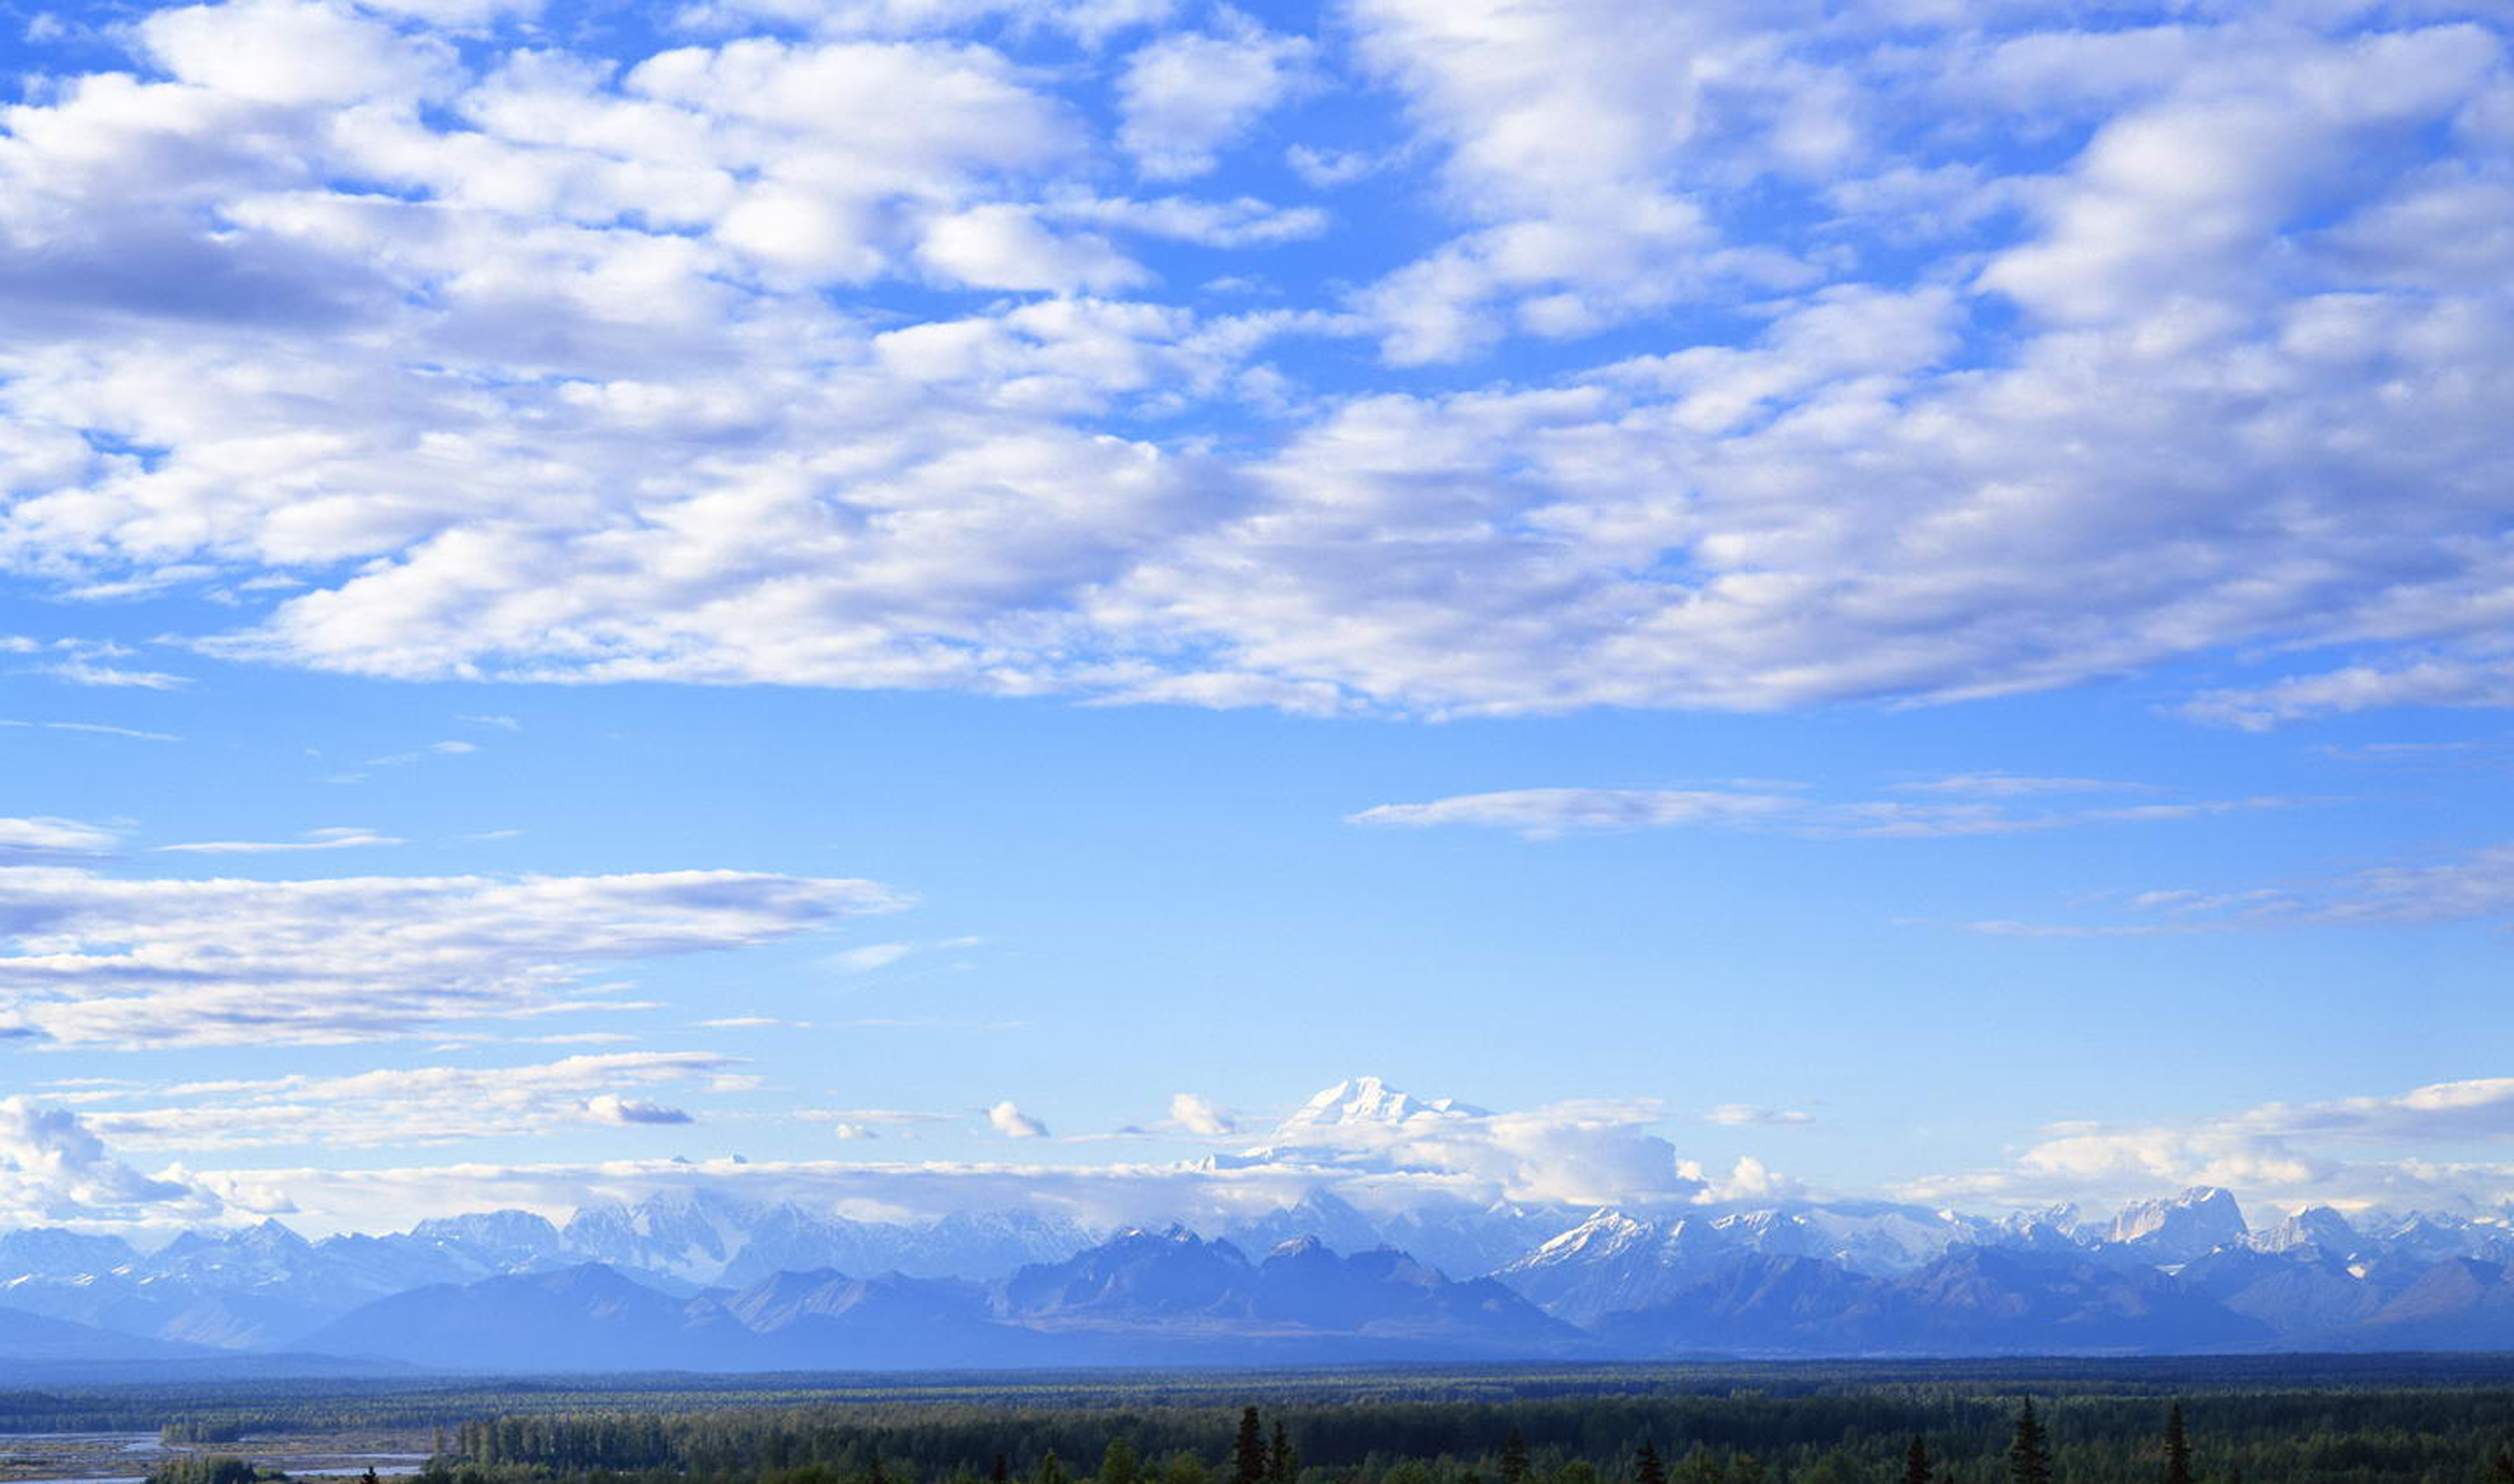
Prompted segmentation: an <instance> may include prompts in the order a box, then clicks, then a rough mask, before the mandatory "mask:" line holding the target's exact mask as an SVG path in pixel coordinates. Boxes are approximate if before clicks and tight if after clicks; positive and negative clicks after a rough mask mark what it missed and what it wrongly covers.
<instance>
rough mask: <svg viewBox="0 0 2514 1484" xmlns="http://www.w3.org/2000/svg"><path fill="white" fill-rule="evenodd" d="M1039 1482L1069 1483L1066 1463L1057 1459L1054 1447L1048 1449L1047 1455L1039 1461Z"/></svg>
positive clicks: (1044, 1483) (1041, 1483) (1048, 1483)
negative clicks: (1061, 1462) (1066, 1474)
mask: <svg viewBox="0 0 2514 1484" xmlns="http://www.w3.org/2000/svg"><path fill="white" fill-rule="evenodd" d="M1038 1484H1067V1481H1066V1477H1065V1465H1064V1464H1060V1463H1058V1462H1057V1461H1056V1450H1055V1449H1053V1448H1050V1449H1049V1450H1047V1457H1045V1458H1043V1459H1040V1460H1039V1461H1038Z"/></svg>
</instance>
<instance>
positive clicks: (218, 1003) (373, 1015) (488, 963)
mask: <svg viewBox="0 0 2514 1484" xmlns="http://www.w3.org/2000/svg"><path fill="white" fill-rule="evenodd" d="M907 900H908V899H906V898H905V897H903V896H902V895H901V894H899V893H897V892H894V891H892V890H891V889H889V888H887V887H884V886H881V885H879V884H877V883H874V882H870V881H862V880H850V879H838V878H822V877H798V876H778V875H766V874H759V873H748V872H740V871H667V872H655V873H650V874H642V875H611V876H525V877H518V878H503V877H490V876H433V877H393V876H353V877H339V878H331V879H322V880H311V881H248V880H238V879H224V878H222V879H213V880H205V881H189V880H125V879H116V878H112V877H107V876H102V875H99V874H97V873H95V872H93V871H89V870H83V869H74V868H70V867H65V866H17V867H9V868H0V920H5V922H6V923H7V925H8V932H7V942H8V943H10V945H11V946H12V947H13V949H14V951H12V952H9V953H7V954H5V955H0V1025H6V1026H7V1027H9V1028H10V1029H12V1030H14V1031H15V1032H17V1033H18V1034H20V1035H24V1036H31V1037H33V1038H35V1039H37V1040H38V1041H41V1042H44V1043H49V1044H55V1045H107V1046H171V1045H239V1044H252V1043H264V1044H287V1043H324V1042H349V1041H364V1040H378V1039H386V1038H392V1037H398V1036H405V1035H411V1034H415V1033H419V1032H421V1031H423V1030H425V1029H426V1028H428V1027H431V1026H442V1025H444V1024H446V1023H452V1022H459V1021H463V1020H468V1019H475V1018H483V1017H487V1018H497V1017H514V1016H531V1015H547V1014H555V1013H565V1012H568V1011H572V1010H573V1011H586V1010H591V1009H595V1008H599V1007H600V1006H602V1005H606V1004H608V1005H611V1006H614V1007H615V1008H616V1007H618V1006H619V1005H620V1004H621V1003H622V1002H621V1001H618V1000H617V999H593V998H588V995H587V989H588V986H587V983H586V976H587V975H588V972H589V970H590V967H591V966H593V965H596V964H603V963H621V962H633V961H636V960H640V959H649V958H663V957H670V956H676V955H680V954H688V953H699V952H710V951H720V950H725V949H732V948H739V947H743V946H746V945H749V944H753V943H770V942H775V941H778V940H781V939H787V938H791V937H795V936H798V935H802V934H807V933H812V932H816V931H820V930H823V929H826V928H829V927H831V926H834V925H835V924H837V923H839V922H842V921H845V920H847V919H849V918H852V917H855V916H858V915H861V914H864V913H868V912H882V911H889V910H893V909H896V908H898V907H900V906H903V905H905V904H906V902H907ZM597 992H598V991H597Z"/></svg>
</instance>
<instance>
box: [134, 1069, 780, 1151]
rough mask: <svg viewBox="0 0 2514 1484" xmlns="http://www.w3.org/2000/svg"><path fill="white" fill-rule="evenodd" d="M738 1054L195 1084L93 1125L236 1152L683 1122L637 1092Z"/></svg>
mask: <svg viewBox="0 0 2514 1484" xmlns="http://www.w3.org/2000/svg"><path fill="white" fill-rule="evenodd" d="M742 1064H743V1063H741V1061H740V1060H739V1059H737V1058H732V1057H724V1056H718V1055H715V1054H713V1053H709V1052H612V1053H604V1054H599V1055H587V1056H575V1057H569V1058H566V1059H564V1060H562V1061H558V1062H549V1063H531V1064H525V1065H517V1066H494V1067H483V1066H413V1067H383V1068H378V1069H376V1070H373V1071H366V1072H356V1073H351V1074H348V1075H345V1076H314V1075H303V1074H301V1075H291V1076H282V1077H271V1078H264V1079H259V1080H255V1079H242V1080H236V1081H228V1082H211V1083H195V1084H189V1085H184V1086H178V1087H172V1088H165V1089H160V1090H157V1091H156V1092H155V1093H154V1094H153V1096H154V1097H155V1098H160V1099H168V1100H173V1101H167V1102H162V1103H158V1105H155V1106H150V1105H147V1104H148V1103H150V1101H151V1098H152V1094H151V1092H149V1091H147V1090H129V1091H125V1092H123V1093H122V1094H121V1095H120V1098H121V1101H123V1102H125V1103H141V1104H142V1105H141V1106H137V1107H114V1108H101V1109H96V1110H92V1111H90V1112H89V1113H88V1114H87V1115H86V1121H87V1126H88V1127H89V1128H90V1129H91V1130H93V1131H94V1132H95V1133H97V1134H98V1135H100V1136H101V1137H103V1138H106V1139H110V1140H112V1141H113V1142H114V1143H116V1144H117V1145H120V1146H124V1147H130V1148H179V1149H184V1150H195V1149H229V1148H269V1147H301V1148H302V1147H317V1148H319V1147H327V1146H339V1147H355V1148H376V1147H386V1146H392V1145H417V1144H432V1143H454V1142H457V1141H469V1140H496V1139H507V1138H524V1137H534V1136H544V1135H548V1134H551V1133H554V1132H558V1131H561V1130H565V1129H569V1128H583V1127H587V1126H596V1125H608V1126H613V1127H636V1126H641V1125H670V1124H686V1123H689V1122H691V1121H692V1115H691V1114H690V1113H689V1112H687V1111H686V1110H684V1109H682V1108H679V1107H675V1106H671V1105H669V1104H668V1103H658V1102H655V1101H653V1100H652V1099H651V1098H650V1097H646V1096H640V1094H641V1093H642V1092H643V1091H644V1090H648V1089H653V1088H660V1087H667V1086H681V1087H687V1088H692V1089H698V1090H704V1089H706V1088H707V1087H708V1086H709V1085H710V1083H711V1082H713V1081H716V1080H718V1079H721V1078H723V1077H725V1076H727V1075H728V1074H732V1073H734V1071H735V1068H737V1067H739V1066H741V1065H742Z"/></svg>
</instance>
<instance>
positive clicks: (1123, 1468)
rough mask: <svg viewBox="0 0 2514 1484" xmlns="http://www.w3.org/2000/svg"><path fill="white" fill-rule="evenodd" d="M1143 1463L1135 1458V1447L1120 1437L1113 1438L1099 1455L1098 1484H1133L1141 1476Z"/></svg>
mask: <svg viewBox="0 0 2514 1484" xmlns="http://www.w3.org/2000/svg"><path fill="white" fill-rule="evenodd" d="M1143 1472H1144V1465H1143V1461H1142V1460H1140V1459H1138V1458H1136V1457H1135V1445H1134V1444H1132V1443H1130V1442H1127V1441H1126V1440H1125V1439H1124V1438H1122V1437H1113V1438H1111V1439H1110V1440H1109V1446H1108V1447H1107V1448H1105V1449H1103V1450H1101V1453H1100V1484H1135V1481H1136V1480H1138V1479H1139V1478H1141V1477H1142V1476H1143Z"/></svg>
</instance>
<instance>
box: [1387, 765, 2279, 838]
mask: <svg viewBox="0 0 2514 1484" xmlns="http://www.w3.org/2000/svg"><path fill="white" fill-rule="evenodd" d="M1981 782H1982V781H1975V780H1948V781H1943V782H1937V783H1930V784H1923V785H1918V786H1920V787H1922V788H1924V789H1926V790H1927V791H1931V792H1940V793H1961V792H1980V793H1988V794H1991V795H1993V796H1994V797H2003V796H2013V795H2030V794H2034V793H2043V792H2069V791H2078V789H2077V788H2076V787H2072V786H2070V784H2071V781H2068V780H2057V779H2040V780H1999V781H1990V782H1989V785H1987V786H1975V785H1976V784H1979V783H1981ZM2002 784H2034V785H2040V786H2031V787H2027V786H2002ZM1958 785H1962V786H1958ZM2120 786H2123V785H2119V784H2101V783H2096V784H2085V785H2078V787H2091V788H2097V789H2101V788H2111V787H2120ZM2298 802H2300V801H2298V800H2294V799H2287V798H2276V797H2261V798H2249V799H2209V800H2198V801H2193V802H2188V803H2155V804H2136V805H2129V806H2107V807H2095V808H2087V807H2080V808H2070V809H2054V808H2048V807H2043V808H2022V809H2021V808H2017V807H2014V806H2013V805H2009V804H2006V803H1989V802H1978V801H1974V802H1964V803H1924V804H1916V803H1911V802H1909V801H1905V800H1896V799H1882V800H1860V801H1826V800H1820V799H1814V798H1809V797H1806V796H1804V795H1802V794H1796V793H1775V792H1770V791H1751V790H1742V789H1725V788H1519V789H1510V790H1505V791H1502V792H1497V793H1469V794H1459V795H1457V796H1455V797H1451V798H1445V799H1434V800H1432V801H1430V802H1428V803H1421V804H1381V805H1377V806H1375V807H1373V808H1370V809H1365V810H1362V811H1360V812H1359V813H1358V814H1352V815H1347V816H1346V817H1345V822H1347V823H1351V824H1369V825H1380V826H1391V827H1399V828H1408V829H1423V828H1430V827H1433V826H1435V825H1443V824H1468V825H1477V826H1480V827H1484V828H1491V829H1508V830H1512V831H1515V832H1517V833H1518V834H1519V835H1521V837H1522V838H1525V839H1530V840H1551V839H1558V838H1560V837H1561V836H1563V835H1569V834H1592V833H1602V832H1609V831H1617V830H1628V829H1657V828H1674V827H1708V828H1719V829H1772V830H1784V831H1788V832H1791V833H1795V834H1803V835H1814V836H1822V837H1851V838H1870V839H1917V838H1927V837H1932V836H1944V835H1995V834H2015V833H2019V832H2024V831H2032V830H2045V829H2062V828H2067V827H2070V826H2073V825H2083V824H2117V823H2139V822H2162V821H2176V820H2193V819H2202V818H2206V817H2208V816H2211V815H2221V814H2228V813H2234V812H2239V811H2246V810H2256V809H2284V808H2290V807H2292V806H2293V805H2295V804H2296V803H2298Z"/></svg>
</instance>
